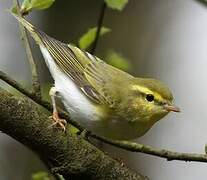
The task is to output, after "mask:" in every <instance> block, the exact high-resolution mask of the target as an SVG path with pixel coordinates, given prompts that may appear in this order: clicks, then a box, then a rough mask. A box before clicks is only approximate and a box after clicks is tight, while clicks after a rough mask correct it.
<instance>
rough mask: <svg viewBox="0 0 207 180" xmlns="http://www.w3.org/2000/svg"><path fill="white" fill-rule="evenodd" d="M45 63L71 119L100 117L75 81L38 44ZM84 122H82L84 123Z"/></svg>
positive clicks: (93, 119)
mask: <svg viewBox="0 0 207 180" xmlns="http://www.w3.org/2000/svg"><path fill="white" fill-rule="evenodd" d="M40 49H41V52H42V54H43V56H44V59H45V61H46V64H47V66H48V68H49V70H50V73H51V75H52V77H53V78H54V81H55V88H56V89H57V91H58V92H59V94H60V96H61V100H62V102H63V104H64V106H65V108H66V109H67V111H68V112H69V113H70V116H71V117H72V118H73V119H76V120H79V121H97V120H99V119H100V117H99V115H98V113H97V108H96V107H95V106H94V105H93V104H92V103H91V102H90V100H89V99H88V98H87V97H86V96H85V95H84V94H83V93H82V92H81V90H80V89H79V88H78V87H77V86H76V85H75V83H74V82H73V81H72V80H71V79H70V78H69V77H68V76H67V75H66V74H64V73H63V72H62V71H61V70H60V69H59V67H58V66H57V65H56V64H55V62H54V60H53V58H52V56H51V55H50V54H49V52H48V51H47V49H46V48H45V47H44V46H40ZM85 123H86V122H84V124H85Z"/></svg>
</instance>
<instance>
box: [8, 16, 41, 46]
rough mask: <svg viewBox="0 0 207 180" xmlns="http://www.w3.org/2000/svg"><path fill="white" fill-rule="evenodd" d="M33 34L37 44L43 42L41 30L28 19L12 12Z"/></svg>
mask: <svg viewBox="0 0 207 180" xmlns="http://www.w3.org/2000/svg"><path fill="white" fill-rule="evenodd" d="M11 14H12V15H13V16H14V17H15V18H16V19H17V20H18V21H19V22H20V23H21V24H22V25H23V26H24V27H25V28H26V29H27V30H28V31H29V32H30V34H31V36H32V37H33V38H34V40H35V41H36V43H37V44H40V43H41V42H42V40H41V37H40V36H39V31H38V30H37V29H36V27H34V26H33V25H32V24H31V23H29V22H28V21H27V20H26V19H24V18H23V17H21V16H18V15H17V14H14V13H11Z"/></svg>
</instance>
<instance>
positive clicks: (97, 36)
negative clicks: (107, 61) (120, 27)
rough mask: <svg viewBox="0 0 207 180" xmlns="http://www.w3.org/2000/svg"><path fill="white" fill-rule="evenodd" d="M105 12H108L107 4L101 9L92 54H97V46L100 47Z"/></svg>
mask: <svg viewBox="0 0 207 180" xmlns="http://www.w3.org/2000/svg"><path fill="white" fill-rule="evenodd" d="M105 11H106V3H105V2H103V5H102V7H101V12H100V16H99V19H98V24H97V31H96V37H95V40H94V43H93V47H92V49H91V54H95V52H96V48H97V45H98V40H99V35H100V32H101V27H102V24H103V19H104V15H105Z"/></svg>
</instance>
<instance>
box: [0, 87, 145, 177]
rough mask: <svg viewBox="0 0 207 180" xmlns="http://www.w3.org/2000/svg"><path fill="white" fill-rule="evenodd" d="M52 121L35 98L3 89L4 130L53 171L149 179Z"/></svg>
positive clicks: (1, 122)
mask: <svg viewBox="0 0 207 180" xmlns="http://www.w3.org/2000/svg"><path fill="white" fill-rule="evenodd" d="M51 123H52V122H51V120H50V119H49V118H48V117H47V115H46V114H44V113H43V112H41V111H40V110H39V109H38V106H37V105H36V104H35V103H34V102H33V101H31V100H29V99H28V98H26V97H23V98H20V97H18V98H17V97H15V96H12V95H11V94H9V93H8V92H6V91H5V90H2V89H0V130H1V131H2V132H4V133H6V134H8V135H9V136H11V137H13V138H14V139H16V140H18V141H19V142H21V143H22V144H24V145H26V146H28V147H29V148H31V149H32V150H33V151H35V152H36V153H37V154H38V155H39V156H40V158H41V159H42V160H43V161H44V162H45V163H46V164H47V165H48V167H49V168H50V170H51V171H52V172H54V173H60V174H62V175H63V176H64V178H65V179H66V180H67V179H86V178H88V179H100V180H101V179H104V180H107V179H108V180H109V179H121V180H122V179H123V180H124V179H126V180H128V179H132V180H133V179H136V180H144V179H145V178H144V177H143V176H142V175H140V174H137V173H135V172H133V171H131V170H130V169H128V168H127V167H123V166H121V165H120V163H119V162H117V161H115V160H113V159H112V158H110V157H109V156H107V155H106V154H104V153H103V152H102V151H100V150H99V149H97V148H96V147H94V146H93V145H91V144H90V143H88V142H87V141H85V140H84V139H83V138H81V137H80V136H77V135H75V134H70V132H68V129H67V131H66V133H63V132H62V131H61V130H60V129H58V128H55V127H52V128H49V126H50V125H51Z"/></svg>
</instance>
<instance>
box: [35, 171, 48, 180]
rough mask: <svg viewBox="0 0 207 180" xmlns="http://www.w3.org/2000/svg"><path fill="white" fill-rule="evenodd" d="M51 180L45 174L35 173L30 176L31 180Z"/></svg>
mask: <svg viewBox="0 0 207 180" xmlns="http://www.w3.org/2000/svg"><path fill="white" fill-rule="evenodd" d="M50 179H51V178H50V177H49V175H48V173H47V172H43V171H40V172H37V173H35V174H33V175H32V180H50Z"/></svg>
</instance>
